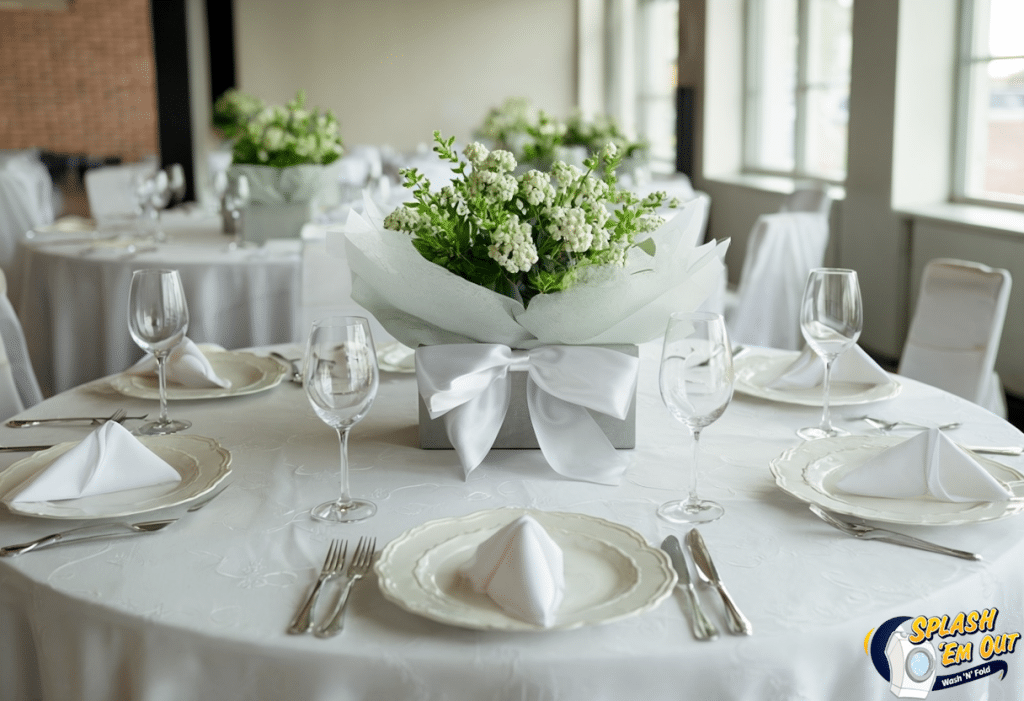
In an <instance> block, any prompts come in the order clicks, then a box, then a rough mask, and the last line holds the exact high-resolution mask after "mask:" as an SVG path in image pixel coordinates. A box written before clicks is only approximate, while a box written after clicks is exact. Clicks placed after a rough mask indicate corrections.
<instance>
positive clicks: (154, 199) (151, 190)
mask: <svg viewBox="0 0 1024 701" xmlns="http://www.w3.org/2000/svg"><path fill="white" fill-rule="evenodd" d="M135 197H136V199H137V201H138V204H139V208H140V209H141V210H142V220H143V222H144V225H145V228H146V231H147V233H148V234H149V236H150V237H151V238H153V240H155V241H166V240H167V235H166V234H165V233H164V231H163V228H162V227H161V226H160V210H162V209H163V208H164V207H166V206H167V204H168V203H169V202H170V201H171V182H170V178H168V176H167V172H166V171H163V170H158V171H156V172H155V173H148V174H145V175H140V176H137V178H136V182H135Z"/></svg>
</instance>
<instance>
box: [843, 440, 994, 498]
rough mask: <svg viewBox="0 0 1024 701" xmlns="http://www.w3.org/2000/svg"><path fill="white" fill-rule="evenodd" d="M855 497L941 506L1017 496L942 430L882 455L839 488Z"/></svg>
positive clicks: (855, 472) (859, 469) (890, 449)
mask: <svg viewBox="0 0 1024 701" xmlns="http://www.w3.org/2000/svg"><path fill="white" fill-rule="evenodd" d="M836 486H837V487H839V489H842V490H843V491H845V492H848V493H850V494H860V495H863V496H870V497H892V498H914V497H920V496H926V495H931V496H933V497H935V498H936V499H939V500H941V501H1006V500H1008V499H1010V498H1011V496H1012V494H1010V492H1009V491H1008V490H1007V489H1006V487H1004V486H1003V485H1002V483H1000V482H999V481H998V480H996V479H995V478H994V477H993V476H992V475H991V474H989V472H988V470H986V469H985V468H984V467H982V466H981V465H979V464H978V462H977V461H976V460H975V459H974V458H972V457H971V456H970V455H969V454H968V453H967V452H965V451H964V450H963V449H962V448H961V447H960V446H958V445H957V444H956V443H954V442H953V441H951V440H950V439H949V438H948V437H947V436H946V435H945V434H944V433H943V432H942V431H940V430H939V429H937V428H932V429H929V430H928V431H923V432H921V433H919V434H918V435H916V436H914V437H913V438H910V439H907V440H906V441H903V442H902V443H899V444H898V445H894V446H893V447H891V448H888V449H887V450H884V451H882V452H881V453H879V454H878V455H877V456H876V457H875V458H873V459H871V460H869V461H868V462H866V463H864V464H863V465H861V466H860V467H858V468H856V469H855V470H852V471H851V472H850V473H849V474H848V475H846V476H845V477H843V478H842V479H841V480H839V482H838V483H837V485H836Z"/></svg>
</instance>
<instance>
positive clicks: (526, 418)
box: [416, 345, 640, 450]
mask: <svg viewBox="0 0 1024 701" xmlns="http://www.w3.org/2000/svg"><path fill="white" fill-rule="evenodd" d="M600 347H601V348H608V349H609V350H615V351H619V352H620V353H625V354H627V355H631V356H633V357H634V358H636V357H639V353H640V349H639V347H638V346H635V345H602V346H600ZM527 374H528V373H525V372H513V373H512V396H511V398H510V399H509V407H508V413H507V414H506V415H505V421H504V423H502V425H501V429H500V430H499V431H498V435H497V437H496V438H495V439H494V445H492V446H491V448H492V449H498V450H507V449H538V448H540V446H539V445H538V444H537V436H536V434H535V433H534V432H533V423H532V422H531V421H530V410H529V408H528V407H527V405H526V380H527ZM416 396H417V400H418V402H419V407H420V416H419V419H420V448H422V449H424V450H451V449H452V444H451V442H450V441H449V440H448V433H447V432H446V431H445V428H444V417H443V416H441V417H438V418H436V419H431V418H430V414H429V413H428V412H427V407H426V405H425V404H424V403H423V398H422V397H420V396H419V394H417V395H416ZM587 411H589V412H590V415H591V416H593V417H594V420H595V421H596V422H597V425H598V426H600V427H601V430H602V431H604V434H605V435H606V436H607V437H608V440H609V441H611V444H612V446H614V447H615V448H618V449H627V450H628V449H632V448H635V447H636V389H634V390H633V401H632V402H630V405H629V413H628V414H627V415H626V418H625V419H623V420H621V421H620V420H619V419H616V418H615V417H613V416H609V415H607V414H602V413H600V412H597V411H590V410H589V409H588V410H587Z"/></svg>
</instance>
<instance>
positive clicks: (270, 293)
mask: <svg viewBox="0 0 1024 701" xmlns="http://www.w3.org/2000/svg"><path fill="white" fill-rule="evenodd" d="M164 229H165V230H166V232H167V234H168V236H169V237H170V238H169V241H168V242H167V243H165V244H160V245H155V244H152V243H149V242H136V243H135V245H136V248H137V251H136V252H135V253H132V252H131V251H130V250H129V249H127V248H125V244H123V243H122V244H120V245H108V244H107V243H105V242H103V241H98V242H95V243H90V242H88V241H82V238H83V236H88V234H87V233H86V234H81V233H78V234H64V235H61V236H57V235H53V234H39V235H37V236H36V237H35V238H33V239H30V240H26V241H24V242H23V243H22V245H21V249H22V250H21V253H22V259H23V271H24V277H23V287H22V295H21V301H20V305H19V307H18V314H19V316H20V317H21V319H22V324H23V325H24V330H25V338H26V341H27V343H28V347H29V353H30V354H31V356H32V363H33V366H34V368H35V371H36V376H37V377H38V379H39V384H40V386H41V387H42V388H43V392H44V393H46V394H48V395H49V394H53V393H55V392H62V391H64V390H65V389H68V388H69V387H74V386H75V385H78V384H81V383H82V382H87V381H89V380H93V379H96V378H97V377H103V376H104V375H109V374H111V373H114V372H120V371H121V370H123V369H124V368H126V367H128V366H129V365H130V364H131V363H133V362H135V361H136V360H138V359H139V358H140V357H141V356H142V351H141V350H140V349H139V347H138V346H137V345H135V343H134V342H133V341H132V339H131V336H130V335H129V334H128V316H127V315H128V290H129V287H130V283H131V277H132V272H134V271H135V270H139V269H142V268H174V269H177V270H178V271H180V273H181V278H182V283H183V284H184V287H185V297H186V299H187V300H188V306H189V316H190V322H189V329H188V336H189V337H190V338H191V339H193V340H194V341H196V342H205V343H217V344H220V345H222V346H224V347H226V348H239V347H246V346H252V345H265V344H269V343H285V342H290V341H292V340H294V339H295V315H296V314H297V311H298V307H299V304H300V248H301V244H300V243H299V242H298V241H297V240H295V241H282V242H275V245H271V246H270V247H265V248H258V249H238V250H233V251H229V250H228V249H227V244H228V243H229V242H230V238H229V237H227V236H225V235H223V234H222V233H221V229H220V220H219V218H218V217H216V216H211V215H202V214H199V213H194V214H191V215H186V214H184V213H180V212H174V211H172V212H168V213H166V214H165V215H164ZM69 238H70V239H72V240H78V241H79V242H78V243H66V242H62V241H61V239H65V240H66V239H69ZM277 243H280V245H276V244H277ZM154 249H155V250H154Z"/></svg>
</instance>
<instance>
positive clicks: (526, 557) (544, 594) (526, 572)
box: [459, 516, 565, 628]
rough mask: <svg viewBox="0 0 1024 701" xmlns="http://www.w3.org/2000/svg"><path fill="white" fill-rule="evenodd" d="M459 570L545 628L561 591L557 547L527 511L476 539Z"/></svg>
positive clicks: (515, 613)
mask: <svg viewBox="0 0 1024 701" xmlns="http://www.w3.org/2000/svg"><path fill="white" fill-rule="evenodd" d="M459 574H460V575H461V576H462V577H463V578H464V579H465V580H466V581H467V582H468V583H469V585H470V586H471V587H472V588H473V590H474V591H476V592H479V593H481V594H487V595H488V596H489V597H490V598H491V599H492V600H493V601H494V603H496V604H498V606H500V607H501V608H502V609H504V610H505V611H506V612H508V613H509V614H511V615H513V616H515V617H516V618H519V619H521V620H524V621H527V622H528V623H534V624H536V625H539V626H544V627H545V628H547V627H550V626H551V625H552V624H554V622H555V614H556V613H557V611H558V607H559V605H560V604H561V603H562V597H563V595H564V594H565V571H564V563H563V556H562V550H561V548H559V547H558V544H557V543H555V541H554V540H552V538H551V536H550V535H548V532H547V531H546V530H544V527H543V526H542V525H540V524H539V523H537V521H536V520H535V519H533V518H532V517H530V516H520V517H519V518H517V519H516V520H515V521H513V522H512V523H510V524H508V525H507V526H505V527H503V528H502V529H501V530H499V531H498V532H497V533H495V534H494V535H492V536H491V537H490V538H488V539H487V540H485V541H484V542H483V543H481V544H480V546H479V547H478V548H477V550H476V553H475V554H474V555H473V557H472V559H470V560H469V562H467V563H466V564H465V565H463V566H462V567H460V568H459Z"/></svg>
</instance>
